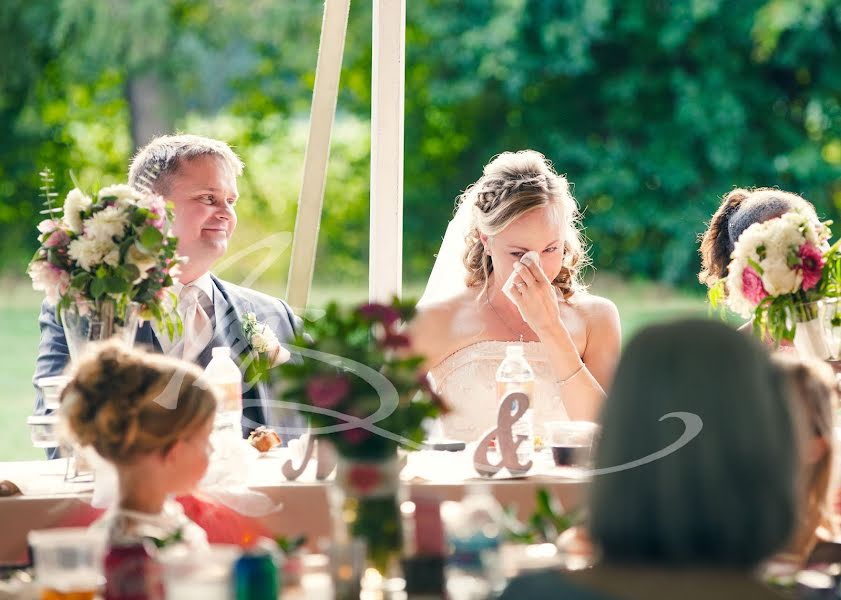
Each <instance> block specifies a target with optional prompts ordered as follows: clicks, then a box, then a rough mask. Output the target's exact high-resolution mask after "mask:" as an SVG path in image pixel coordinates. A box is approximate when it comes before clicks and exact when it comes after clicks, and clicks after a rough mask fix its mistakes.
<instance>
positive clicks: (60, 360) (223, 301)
mask: <svg viewBox="0 0 841 600" xmlns="http://www.w3.org/2000/svg"><path fill="white" fill-rule="evenodd" d="M211 280H212V281H213V285H214V287H215V291H216V292H218V293H215V294H214V312H215V313H216V325H215V327H214V334H213V338H212V339H211V341H210V343H209V344H208V345H207V347H206V348H205V349H204V350H203V351H202V352H201V353H200V354H199V356H198V358H197V359H196V363H197V364H198V365H199V366H201V367H202V368H203V367H206V366H207V364H208V363H209V362H210V359H211V357H212V350H213V348H214V347H216V346H230V347H231V349H232V356H233V358H234V361H235V362H237V364H240V359H239V356H240V355H242V354H243V353H244V352H248V351H249V350H250V349H251V348H250V345H249V343H248V339H247V337H246V336H245V333H244V332H243V330H242V318H243V316H244V315H245V314H246V313H249V312H252V313H254V314H255V315H256V316H257V320H258V321H260V322H261V323H265V324H266V325H268V327H269V328H270V329H271V330H272V331H274V332H275V334H276V335H277V337H278V339H279V340H280V341H281V342H286V341H288V342H292V341H293V339H294V334H295V333H296V332H300V331H301V328H302V323H301V319H300V318H299V317H297V316H295V314H294V313H293V312H292V309H291V308H289V306H288V305H287V304H286V303H285V302H284V301H283V300H280V299H278V298H273V297H271V296H268V295H266V294H261V293H260V292H256V291H254V290H251V289H248V288H244V287H240V286H238V285H234V284H233V283H229V282H227V281H222V280H220V279H217V278H216V277H214V276H213V275H211ZM38 324H39V326H40V328H41V342H40V345H39V347H38V358H37V361H36V363H35V375H34V376H33V378H32V382H33V384H36V382H37V381H38V379H40V378H41V377H49V376H51V375H61V373H62V372H63V371H64V369H65V367H66V366H67V363H68V362H69V358H70V356H69V352H68V350H67V340H66V338H65V337H64V329H63V328H62V326H61V325H59V324H58V322H57V321H56V318H55V309H54V307H52V306H50V305H49V304H47V303H46V302H44V303H43V304H42V305H41V315H40V317H39V319H38ZM135 346H141V347H145V348H146V349H147V350H153V351H155V352H161V351H162V350H161V345H160V343H159V342H158V338H157V336H156V335H155V332H154V330H153V329H152V326H151V324H150V323H149V322H148V321H147V322H146V323H144V324H143V325H142V326H141V327H139V328H138V330H137V337H136V338H135ZM270 398H271V396H270V395H269V390H268V389H267V387H266V386H265V385H264V384H262V383H260V384H257V385H255V386H252V387H249V386H248V385H245V386H244V387H243V411H242V413H243V414H242V429H243V436H247V435H248V433H249V432H250V431H251V430H252V429H254V428H256V427H257V426H259V425H267V424H269V423H268V416H269V414H270V413H269V411H268V406H267V404H266V403H267V400H269V399H270ZM45 412H46V411H45V407H44V397H43V394H42V393H41V390H40V389H39V388H38V386H37V385H35V411H34V414H36V415H42V414H45ZM272 424H273V425H280V426H281V427H284V429H285V430H286V431H287V433H286V435H283V436H282V437H283V441H284V444H285V443H286V442H287V441H288V440H289V439H290V438H294V437H297V435H296V434H294V433H292V431H290V430H294V429H298V428H302V427H304V426H305V421H304V419H303V417H302V416H301V415H296V414H287V415H286V416H284V417H282V418H281V422H274V423H272ZM48 454H51V453H48ZM51 458H52V456H51Z"/></svg>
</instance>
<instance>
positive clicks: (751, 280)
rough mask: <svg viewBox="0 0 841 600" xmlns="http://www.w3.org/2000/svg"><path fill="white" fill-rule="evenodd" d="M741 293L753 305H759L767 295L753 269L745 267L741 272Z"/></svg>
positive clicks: (760, 279) (760, 278)
mask: <svg viewBox="0 0 841 600" xmlns="http://www.w3.org/2000/svg"><path fill="white" fill-rule="evenodd" d="M742 293H743V294H744V295H745V298H747V299H748V300H750V301H751V302H752V303H753V304H759V303H760V302H762V299H763V298H765V297H766V296H767V295H768V292H766V291H765V286H764V285H762V277H760V276H759V273H757V272H756V271H755V270H754V268H753V267H746V268H745V270H744V271H742Z"/></svg>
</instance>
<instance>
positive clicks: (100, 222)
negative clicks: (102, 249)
mask: <svg viewBox="0 0 841 600" xmlns="http://www.w3.org/2000/svg"><path fill="white" fill-rule="evenodd" d="M126 227H128V214H127V213H126V211H124V210H123V209H122V208H120V207H118V206H109V207H108V208H105V209H103V210H101V211H99V212H98V213H96V214H95V215H93V216H91V218H90V219H88V220H87V221H85V235H86V236H89V237H92V238H95V239H98V240H108V241H111V238H115V237H117V238H119V237H121V236H122V235H123V233H124V232H125V230H126Z"/></svg>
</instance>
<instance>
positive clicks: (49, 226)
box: [38, 219, 58, 233]
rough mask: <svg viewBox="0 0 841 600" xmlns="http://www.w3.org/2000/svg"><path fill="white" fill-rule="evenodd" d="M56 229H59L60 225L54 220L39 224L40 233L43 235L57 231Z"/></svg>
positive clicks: (45, 220) (46, 220)
mask: <svg viewBox="0 0 841 600" xmlns="http://www.w3.org/2000/svg"><path fill="white" fill-rule="evenodd" d="M56 228H58V223H56V222H55V221H54V220H53V219H44V220H43V221H41V222H40V223H38V231H40V232H41V233H52V232H53V231H55V230H56Z"/></svg>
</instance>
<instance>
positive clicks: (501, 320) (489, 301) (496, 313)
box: [485, 294, 523, 343]
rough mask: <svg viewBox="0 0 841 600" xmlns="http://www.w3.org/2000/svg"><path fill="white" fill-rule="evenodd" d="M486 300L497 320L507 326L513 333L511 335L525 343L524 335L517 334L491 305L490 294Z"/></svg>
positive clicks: (486, 295) (486, 296)
mask: <svg viewBox="0 0 841 600" xmlns="http://www.w3.org/2000/svg"><path fill="white" fill-rule="evenodd" d="M485 300H486V301H487V303H488V306H490V307H491V310H492V311H494V314H495V315H496V318H497V319H499V321H500V323H502V324H503V325H505V328H506V329H507V330H508V331H510V332H511V333H513V334H514V335H516V336H518V337H519V338H520V343H523V334H522V333H517V332H516V331H515V330H514V329H513V328H512V327H511V326H510V325H509V324H508V322H507V321H506V320H505V319H503V318H502V315H501V314H499V313H498V312H496V309H495V308H494V305H493V304H491V295H490V294H485Z"/></svg>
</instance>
